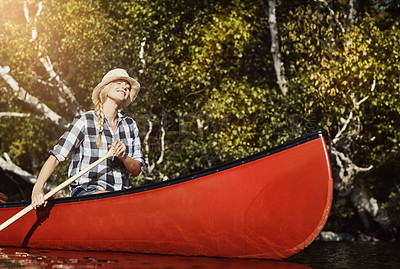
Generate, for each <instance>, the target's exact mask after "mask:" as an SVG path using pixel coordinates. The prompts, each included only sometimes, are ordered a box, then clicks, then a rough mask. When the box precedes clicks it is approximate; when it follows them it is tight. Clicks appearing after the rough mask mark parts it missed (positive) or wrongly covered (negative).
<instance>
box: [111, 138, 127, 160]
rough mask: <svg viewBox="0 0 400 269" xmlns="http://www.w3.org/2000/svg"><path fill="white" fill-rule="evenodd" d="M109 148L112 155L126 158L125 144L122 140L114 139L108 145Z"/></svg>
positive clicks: (122, 158)
mask: <svg viewBox="0 0 400 269" xmlns="http://www.w3.org/2000/svg"><path fill="white" fill-rule="evenodd" d="M109 149H111V150H112V151H113V154H114V156H117V157H118V158H120V159H121V160H125V158H126V146H125V144H124V143H122V141H119V140H116V141H114V142H113V143H112V144H111V145H110V146H109Z"/></svg>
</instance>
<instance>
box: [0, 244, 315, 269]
mask: <svg viewBox="0 0 400 269" xmlns="http://www.w3.org/2000/svg"><path fill="white" fill-rule="evenodd" d="M0 267H1V268H15V267H22V268H68V269H69V268H143V269H146V268H169V269H180V268H199V269H201V268H213V269H214V268H215V269H219V268H233V269H235V268H241V269H242V268H246V269H247V268H250V269H251V268H277V269H284V268H289V269H304V268H310V267H307V266H305V265H301V264H296V263H291V262H279V261H268V260H257V259H222V258H207V257H183V256H165V255H142V254H132V253H122V252H87V251H60V250H40V249H25V248H9V247H7V248H0Z"/></svg>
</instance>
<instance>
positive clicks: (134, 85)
mask: <svg viewBox="0 0 400 269" xmlns="http://www.w3.org/2000/svg"><path fill="white" fill-rule="evenodd" d="M116 80H125V81H128V82H129V84H130V85H131V90H130V95H129V98H128V99H127V100H126V102H125V103H124V105H123V106H124V107H127V106H129V105H130V104H131V103H132V102H133V101H134V100H135V99H136V97H137V95H138V93H139V91H140V84H139V82H138V81H137V80H136V79H134V78H131V77H127V76H112V77H109V78H107V79H106V80H104V81H102V82H100V83H99V84H98V85H97V86H96V87H95V88H94V89H93V93H92V101H93V104H96V103H97V102H98V101H99V99H100V93H101V91H102V90H103V88H104V87H105V86H107V85H108V84H109V83H111V82H113V81H116Z"/></svg>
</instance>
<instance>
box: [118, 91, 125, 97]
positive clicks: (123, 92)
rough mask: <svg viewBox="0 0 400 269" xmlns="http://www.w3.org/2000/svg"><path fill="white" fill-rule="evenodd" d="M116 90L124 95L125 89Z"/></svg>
mask: <svg viewBox="0 0 400 269" xmlns="http://www.w3.org/2000/svg"><path fill="white" fill-rule="evenodd" d="M117 92H118V93H121V94H123V95H124V96H125V95H126V93H125V91H123V90H117Z"/></svg>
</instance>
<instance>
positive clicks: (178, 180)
mask: <svg viewBox="0 0 400 269" xmlns="http://www.w3.org/2000/svg"><path fill="white" fill-rule="evenodd" d="M320 137H323V134H322V132H321V131H319V132H315V133H310V134H306V135H304V136H301V137H299V138H296V139H293V140H290V141H288V142H286V143H284V144H282V145H279V146H276V147H273V148H271V149H267V150H264V151H261V152H259V153H256V154H253V155H250V156H247V157H244V158H241V159H238V160H234V161H231V162H227V163H223V164H221V165H218V166H216V167H213V168H209V169H206V170H202V171H198V172H195V173H192V174H189V175H185V176H181V177H178V178H174V179H169V180H166V181H162V182H157V183H151V184H147V185H144V186H140V187H135V188H130V189H126V190H121V191H115V192H107V193H101V194H94V195H88V196H78V197H65V198H57V199H54V198H51V199H49V200H48V203H50V204H62V203H71V202H79V201H88V200H96V199H101V198H108V197H115V196H120V195H126V194H131V193H138V192H144V191H148V190H153V189H158V188H162V187H166V186H170V185H174V184H178V183H181V182H185V181H189V180H192V179H196V178H200V177H204V176H207V175H210V174H214V173H218V172H220V171H223V170H226V169H230V168H233V167H235V166H239V165H242V164H245V163H249V162H252V161H255V160H258V159H261V158H263V157H266V156H269V155H272V154H275V153H278V152H281V151H284V150H287V149H289V148H292V147H295V146H298V145H300V144H304V143H306V142H309V141H311V140H314V139H317V138H320ZM29 204H30V202H29V201H25V202H10V203H3V204H0V208H11V207H25V206H28V205H29Z"/></svg>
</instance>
